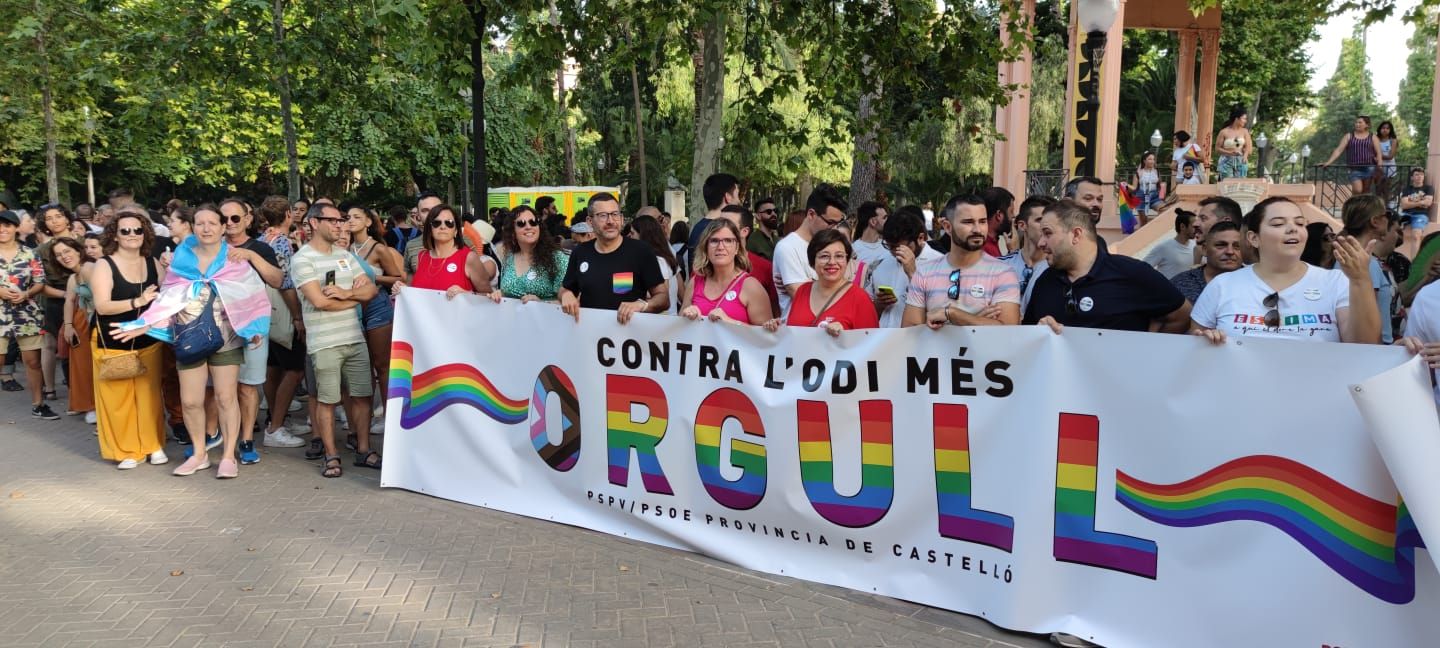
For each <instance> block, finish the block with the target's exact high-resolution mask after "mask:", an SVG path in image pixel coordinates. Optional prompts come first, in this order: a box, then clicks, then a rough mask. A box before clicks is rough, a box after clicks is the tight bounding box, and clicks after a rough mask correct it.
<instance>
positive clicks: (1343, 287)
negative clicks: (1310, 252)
mask: <svg viewBox="0 0 1440 648" xmlns="http://www.w3.org/2000/svg"><path fill="white" fill-rule="evenodd" d="M1273 293H1276V290H1275V289H1274V288H1271V287H1270V285H1269V284H1267V283H1265V281H1264V280H1262V279H1260V277H1259V276H1257V275H1256V274H1255V269H1254V268H1253V267H1244V268H1241V269H1239V270H1236V271H1234V272H1227V273H1225V274H1222V275H1220V276H1218V277H1215V279H1214V280H1212V281H1211V282H1210V283H1209V284H1207V285H1206V286H1205V291H1204V292H1202V293H1200V299H1197V300H1195V306H1194V308H1192V309H1191V311H1190V319H1192V320H1194V321H1195V323H1196V324H1199V325H1200V326H1203V327H1205V328H1211V329H1218V330H1221V331H1224V332H1225V334H1226V335H1229V336H1231V337H1234V336H1237V335H1248V336H1255V337H1274V338H1288V339H1295V340H1310V341H1312V342H1339V341H1340V323H1339V320H1338V315H1337V313H1338V311H1339V310H1340V309H1342V308H1345V309H1348V308H1349V307H1350V280H1349V279H1347V278H1345V273H1343V272H1341V271H1339V270H1326V269H1324V268H1317V267H1315V266H1310V267H1309V268H1308V269H1307V270H1306V271H1305V276H1304V277H1301V278H1300V280H1299V281H1297V282H1295V283H1294V284H1293V285H1291V286H1290V287H1289V288H1286V289H1284V290H1281V291H1279V292H1278V294H1279V296H1280V301H1279V303H1278V304H1277V305H1276V310H1277V311H1278V312H1279V313H1278V314H1279V317H1280V322H1279V324H1280V326H1279V328H1278V329H1267V328H1266V327H1265V315H1266V313H1267V312H1268V311H1269V309H1268V308H1266V307H1265V298H1267V297H1269V296H1270V295H1271V294H1273Z"/></svg>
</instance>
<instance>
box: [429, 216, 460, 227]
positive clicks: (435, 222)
mask: <svg viewBox="0 0 1440 648" xmlns="http://www.w3.org/2000/svg"><path fill="white" fill-rule="evenodd" d="M430 228H431V229H455V221H453V220H450V219H448V218H447V219H445V220H441V219H438V218H437V219H435V220H433V221H430Z"/></svg>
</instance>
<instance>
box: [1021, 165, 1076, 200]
mask: <svg viewBox="0 0 1440 648" xmlns="http://www.w3.org/2000/svg"><path fill="white" fill-rule="evenodd" d="M1068 179H1070V174H1069V172H1067V171H1066V170H1065V169H1026V170H1025V195H1026V196H1049V197H1051V198H1059V197H1060V194H1061V192H1063V191H1065V181H1066V180H1068Z"/></svg>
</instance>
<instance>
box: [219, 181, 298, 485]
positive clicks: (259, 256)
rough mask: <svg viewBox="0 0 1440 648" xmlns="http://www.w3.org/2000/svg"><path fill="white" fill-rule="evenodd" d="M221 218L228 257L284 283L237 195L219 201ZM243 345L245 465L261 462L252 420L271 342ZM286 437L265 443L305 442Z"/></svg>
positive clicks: (275, 283) (274, 284)
mask: <svg viewBox="0 0 1440 648" xmlns="http://www.w3.org/2000/svg"><path fill="white" fill-rule="evenodd" d="M220 217H221V218H220V220H221V224H223V225H224V226H225V242H226V243H229V244H230V259H231V260H232V261H241V260H243V261H246V262H248V263H249V264H250V267H252V268H254V269H255V273H256V274H258V275H260V280H261V281H264V282H265V285H267V286H270V287H271V288H274V289H276V290H279V289H280V286H281V285H283V284H284V283H285V273H284V271H282V270H280V260H279V259H278V258H276V256H275V250H274V248H271V247H270V246H269V245H267V244H266V243H264V242H263V241H259V240H257V239H253V238H250V225H251V223H252V222H253V220H254V214H252V213H251V210H250V206H249V205H247V204H246V203H245V201H243V200H241V199H239V198H230V199H228V200H226V201H225V202H223V203H220ZM267 337H268V336H267ZM244 344H245V346H244V349H245V362H244V363H243V364H241V365H240V376H239V382H240V386H239V389H238V390H237V392H236V399H237V400H238V401H239V402H240V442H239V447H238V449H239V454H240V463H243V464H247V465H248V464H255V463H259V462H260V454H259V453H257V452H256V451H255V419H256V418H258V417H259V415H260V390H261V389H263V388H264V386H265V376H266V373H267V365H268V364H269V359H270V341H269V340H268V339H265V340H260V342H259V344H258V345H255V344H252V343H251V341H250V340H245V341H244ZM286 437H288V438H285V439H278V438H274V437H272V436H271V435H270V434H269V433H267V435H266V438H265V445H266V446H268V447H280V448H298V447H300V446H302V445H305V443H304V442H303V441H301V440H300V439H296V438H294V437H290V436H289V435H288V434H286ZM230 456H233V455H230Z"/></svg>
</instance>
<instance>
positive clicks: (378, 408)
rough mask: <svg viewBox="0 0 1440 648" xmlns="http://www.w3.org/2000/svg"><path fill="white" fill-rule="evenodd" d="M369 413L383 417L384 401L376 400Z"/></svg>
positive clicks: (376, 416)
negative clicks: (373, 407)
mask: <svg viewBox="0 0 1440 648" xmlns="http://www.w3.org/2000/svg"><path fill="white" fill-rule="evenodd" d="M370 414H371V415H372V416H374V417H375V418H378V419H383V418H385V401H382V400H376V401H375V409H373V410H370Z"/></svg>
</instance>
